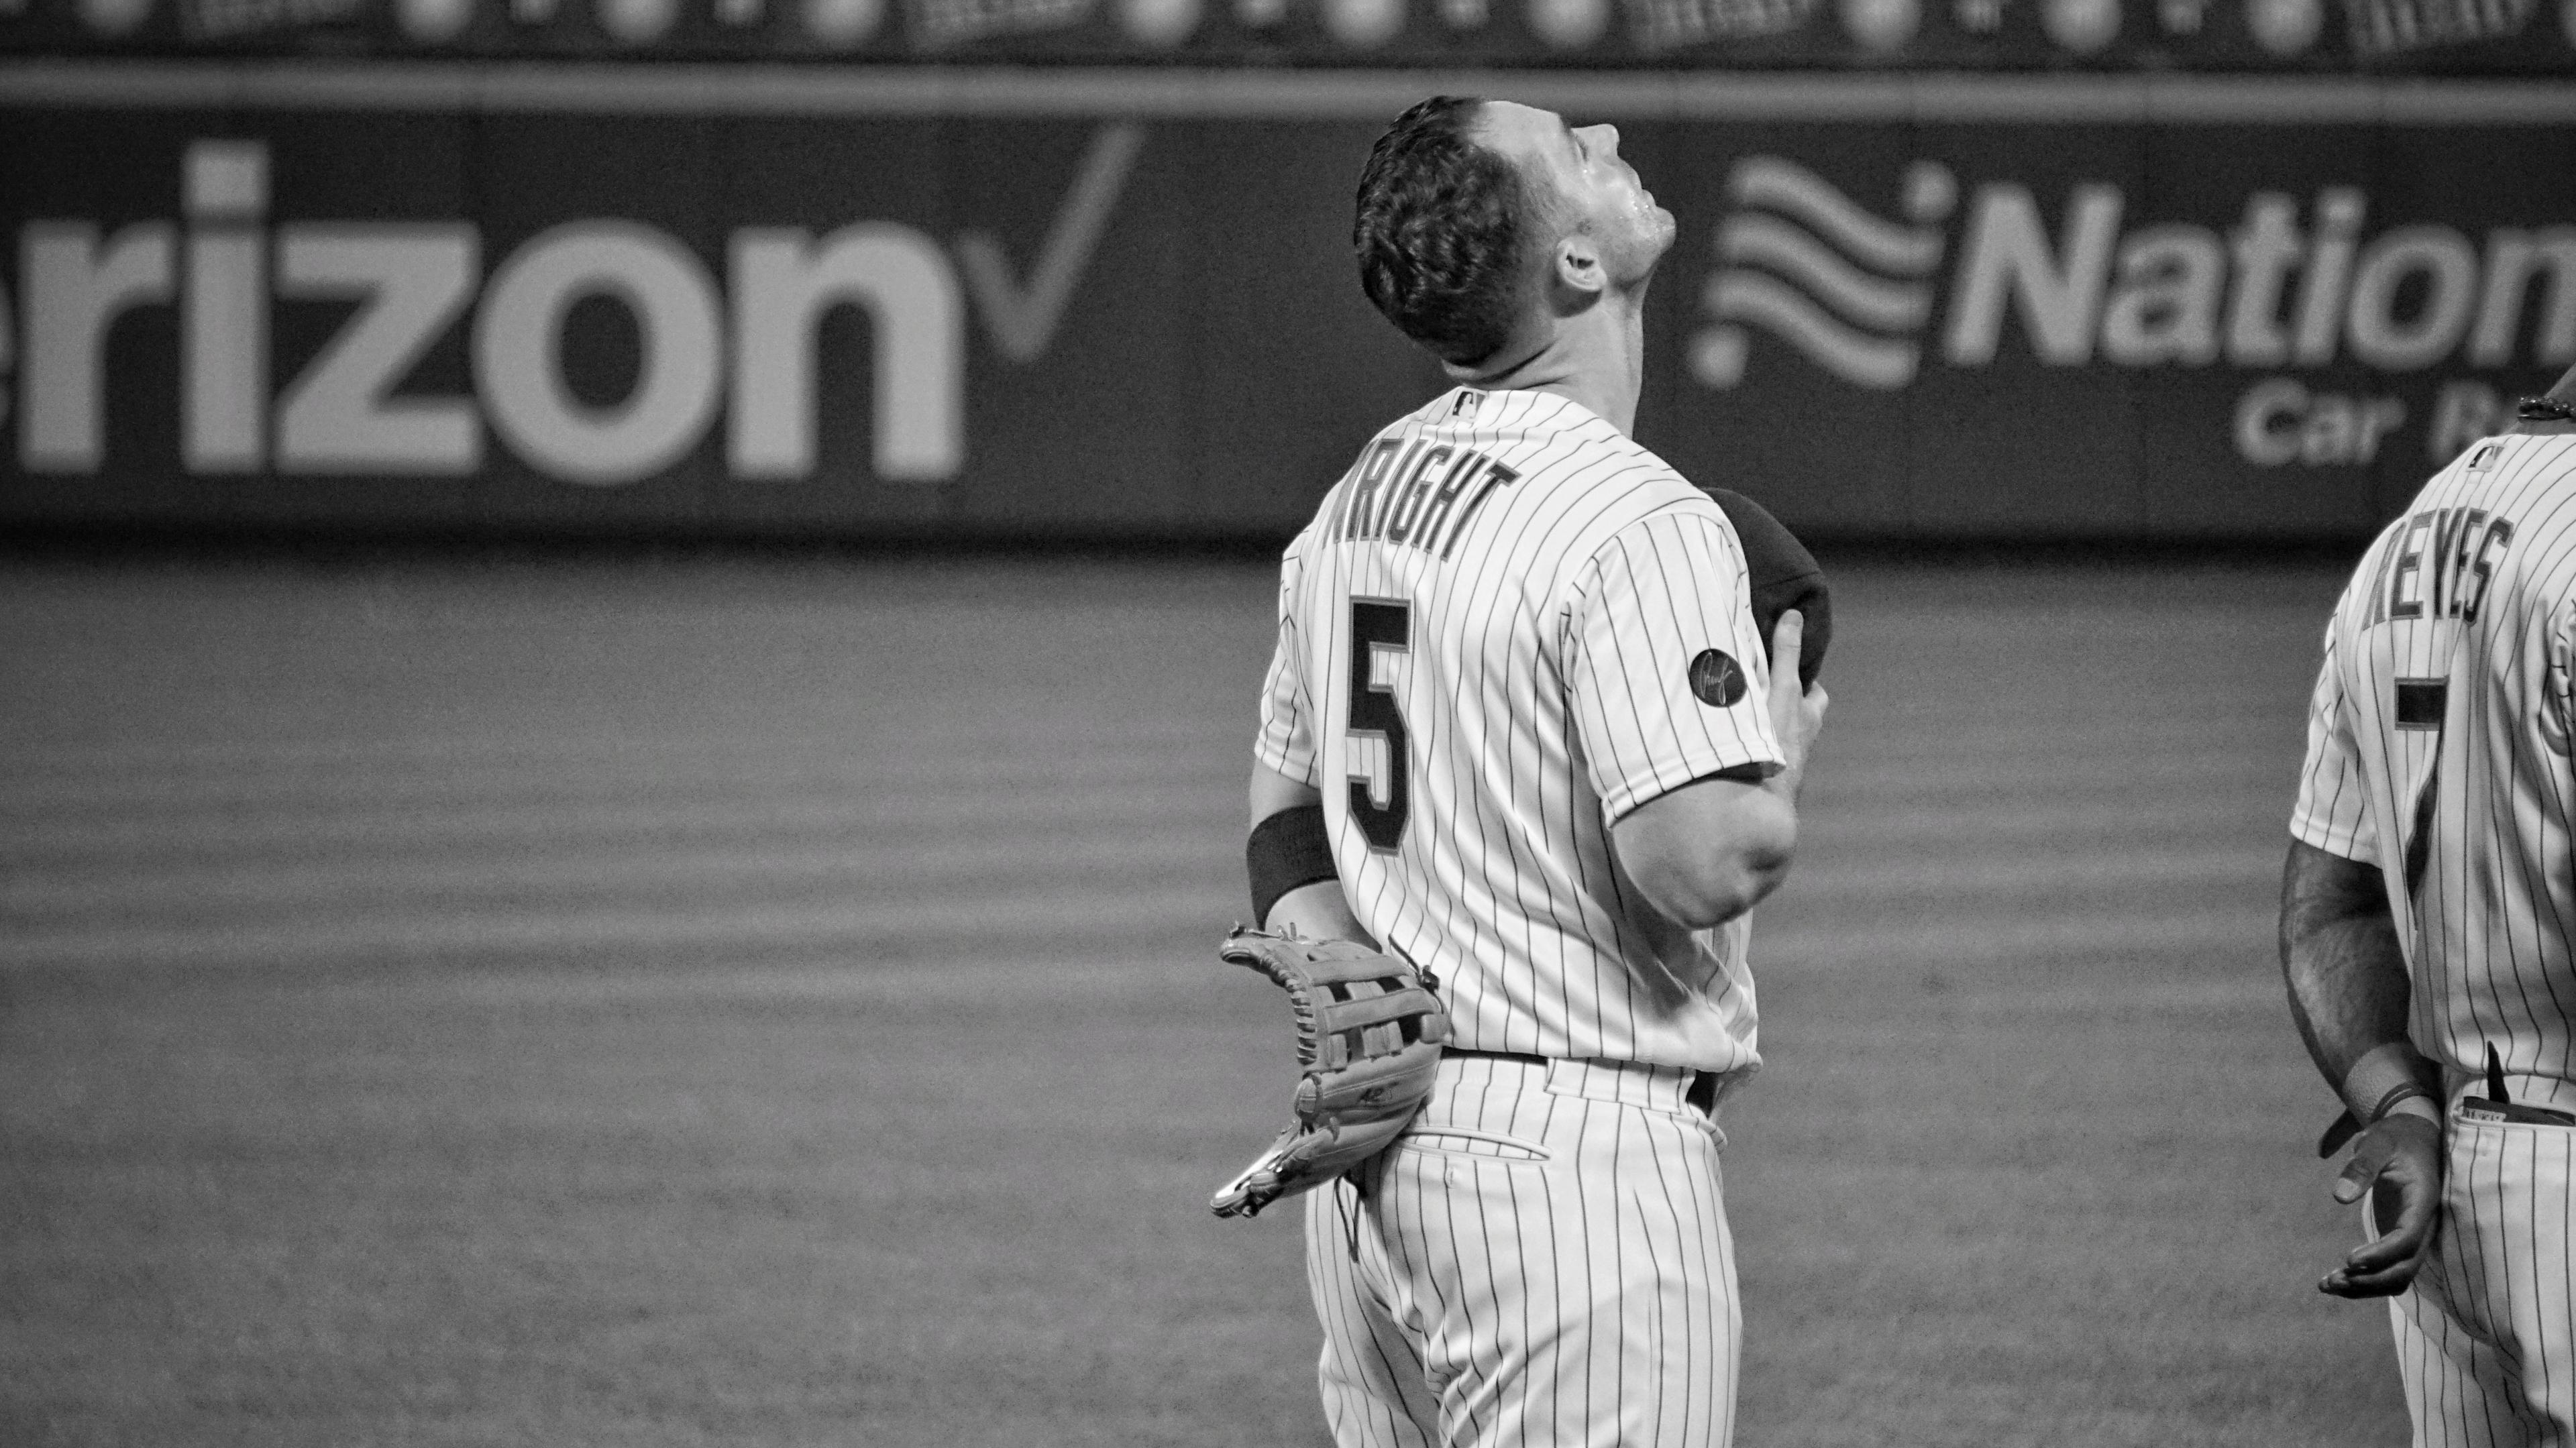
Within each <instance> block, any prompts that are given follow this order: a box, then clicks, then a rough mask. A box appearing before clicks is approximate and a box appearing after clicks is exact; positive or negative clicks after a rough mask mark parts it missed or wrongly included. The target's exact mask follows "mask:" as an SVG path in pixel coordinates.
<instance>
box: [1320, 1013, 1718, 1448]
mask: <svg viewBox="0 0 2576 1448" xmlns="http://www.w3.org/2000/svg"><path fill="white" fill-rule="evenodd" d="M1440 1072H1441V1075H1440V1082H1439V1086H1438V1089H1436V1090H1435V1091H1434V1093H1433V1095H1432V1097H1431V1100H1430V1101H1429V1102H1428V1103H1426V1104H1425V1106H1424V1108H1423V1112H1422V1114H1421V1116H1419V1117H1417V1118H1416V1119H1415V1122H1414V1124H1413V1127H1412V1128H1411V1129H1410V1130H1409V1131H1408V1132H1407V1133H1406V1134H1405V1135H1404V1136H1403V1137H1402V1138H1400V1139H1399V1140H1398V1141H1397V1143H1396V1145H1395V1146H1394V1147H1393V1148H1391V1149H1390V1150H1389V1151H1388V1152H1387V1153H1386V1154H1385V1155H1383V1156H1381V1157H1379V1158H1378V1159H1377V1160H1376V1161H1374V1162H1371V1163H1369V1164H1368V1165H1367V1166H1366V1167H1365V1168H1363V1169H1362V1170H1361V1171H1360V1172H1357V1173H1354V1174H1353V1176H1352V1177H1351V1178H1346V1179H1344V1180H1343V1181H1341V1182H1337V1183H1335V1184H1334V1185H1333V1186H1331V1187H1329V1188H1326V1189H1323V1190H1319V1191H1316V1192H1313V1193H1310V1194H1308V1197H1307V1202H1306V1270H1307V1280H1308V1285H1309V1286H1310V1287H1311V1288H1312V1289H1313V1292H1314V1298H1315V1309H1316V1314H1317V1316H1318V1317H1319V1318H1321V1319H1322V1323H1323V1328H1324V1350H1323V1357H1322V1361H1321V1363H1320V1365H1319V1371H1318V1377H1319V1379H1320V1381H1321V1384H1322V1387H1323V1397H1324V1414H1325V1418H1326V1420H1327V1421H1328V1422H1329V1423H1330V1424H1331V1427H1332V1431H1333V1437H1334V1439H1335V1441H1336V1443H1337V1444H1338V1445H1339V1448H1431V1445H1440V1448H1470V1445H1473V1448H1506V1445H1520V1444H1528V1445H1533V1448H1577V1445H1600V1448H1610V1445H1614V1444H1615V1445H1626V1448H1716V1445H1724V1444H1726V1443H1727V1442H1729V1441H1730V1439H1731V1438H1732V1436H1733V1434H1734V1428H1735V1377H1736V1364H1737V1357H1738V1353H1737V1343H1738V1340H1739V1338H1740V1336H1741V1331H1742V1315H1741V1311H1740V1309H1739V1307H1738V1305H1737V1301H1736V1295H1735V1249H1734V1241H1733V1238H1732V1237H1731V1236H1730V1235H1729V1234H1728V1232H1727V1227H1726V1213H1725V1203H1724V1200H1723V1198H1722V1195H1721V1189H1722V1182H1721V1178H1720V1172H1719V1166H1718V1148H1719V1147H1720V1146H1721V1145H1722V1144H1723V1142H1724V1138H1723V1137H1722V1136H1721V1135H1720V1134H1719V1132H1718V1130H1717V1127H1716V1124H1715V1123H1714V1122H1713V1121H1712V1120H1710V1119H1709V1117H1708V1116H1706V1115H1704V1114H1702V1113H1701V1112H1700V1111H1699V1110H1698V1109H1696V1108H1694V1107H1692V1106H1690V1105H1689V1104H1687V1103H1686V1102H1685V1101H1684V1100H1683V1094H1684V1092H1685V1091H1687V1090H1688V1088H1689V1085H1690V1079H1691V1073H1689V1072H1687V1071H1678V1070H1671V1069H1666V1068H1660V1067H1641V1066H1625V1065H1618V1066H1614V1065H1609V1064H1606V1063H1590V1062H1579V1061H1556V1062H1550V1063H1547V1064H1545V1065H1537V1064H1522V1063H1518V1062H1512V1061H1497V1060H1485V1059H1456V1058H1453V1059H1448V1060H1444V1061H1443V1062H1442V1063H1441V1066H1440Z"/></svg>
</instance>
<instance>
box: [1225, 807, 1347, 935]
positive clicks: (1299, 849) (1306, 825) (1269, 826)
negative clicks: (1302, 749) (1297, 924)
mask: <svg viewBox="0 0 2576 1448" xmlns="http://www.w3.org/2000/svg"><path fill="white" fill-rule="evenodd" d="M1243 865H1244V873H1246V874H1248V875H1250V876H1251V877H1252V924H1253V928H1255V929H1267V928H1268V926H1269V921H1270V907H1271V906H1273V905H1276V904H1278V903H1279V897H1280V896H1282V895H1285V894H1287V893H1288V892H1289V891H1291V890H1296V889H1300V888H1302V887H1304V886H1307V885H1312V884H1314V883H1316V882H1317V881H1319V880H1332V879H1337V878H1339V874H1338V872H1337V871H1335V869H1334V868H1333V841H1332V836H1331V835H1330V834H1329V833H1328V832H1327V831H1326V830H1325V828H1324V807H1323V806H1322V805H1320V804H1307V805H1293V806H1291V807H1289V808H1287V809H1283V810H1281V811H1279V812H1278V813H1277V814H1274V815H1272V816H1270V817H1269V818H1268V819H1265V820H1263V821H1262V822H1261V823H1259V824H1257V825H1255V826H1253V827H1252V836H1251V838H1249V839H1247V840H1245V841H1244V845H1243Z"/></svg>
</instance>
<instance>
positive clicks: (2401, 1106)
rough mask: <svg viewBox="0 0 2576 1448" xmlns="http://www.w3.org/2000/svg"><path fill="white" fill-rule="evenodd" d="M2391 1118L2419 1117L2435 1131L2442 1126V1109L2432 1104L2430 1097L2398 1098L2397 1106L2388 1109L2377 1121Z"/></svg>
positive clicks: (2418, 1095) (2420, 1095)
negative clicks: (2431, 1124) (2427, 1122)
mask: <svg viewBox="0 0 2576 1448" xmlns="http://www.w3.org/2000/svg"><path fill="white" fill-rule="evenodd" d="M2391 1116H2420V1117H2423V1118H2424V1119H2425V1120H2426V1121H2429V1122H2431V1123H2433V1125H2434V1126H2435V1127H2436V1128H2437V1129H2438V1128H2439V1127H2440V1126H2441V1124H2442V1108H2441V1107H2439V1106H2436V1105H2434V1104H2433V1098H2432V1097H2430V1096H2426V1095H2422V1094H2420V1093H2419V1094H2417V1095H2413V1096H2406V1097H2401V1098H2399V1099H2398V1102H2397V1104H2396V1105H2394V1106H2391V1107H2389V1108H2388V1110H2387V1111H2386V1112H2385V1113H2383V1114H2382V1115H2381V1116H2380V1118H2379V1119H2380V1120H2382V1121H2386V1120H2387V1119H2388V1118H2389V1117H2391Z"/></svg>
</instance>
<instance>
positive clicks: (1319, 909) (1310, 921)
mask: <svg viewBox="0 0 2576 1448" xmlns="http://www.w3.org/2000/svg"><path fill="white" fill-rule="evenodd" d="M1261 928H1262V929H1264V930H1267V931H1269V932H1270V933H1271V934H1273V935H1286V934H1289V933H1291V932H1294V933H1296V934H1298V935H1305V936H1313V937H1317V938H1321V939H1326V940H1356V941H1358V942H1359V943H1360V944H1362V945H1365V946H1367V947H1368V948H1369V949H1371V950H1375V949H1376V948H1377V941H1376V939H1375V938H1374V937H1372V936H1371V935H1370V934H1369V933H1368V927H1366V926H1364V925H1362V924H1360V918H1359V917H1358V916H1357V915H1354V914H1352V913H1351V902H1350V901H1349V900H1348V899H1347V898H1345V897H1344V896H1343V894H1342V882H1341V881H1339V880H1318V881H1316V882H1315V883H1314V884H1312V885H1305V886H1301V887H1299V888H1297V889H1294V890H1291V891H1289V892H1288V893H1287V894H1285V895H1282V896H1280V897H1279V903H1278V904H1276V905H1273V906H1271V907H1270V915H1269V918H1268V919H1266V920H1264V921H1262V922H1261Z"/></svg>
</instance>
